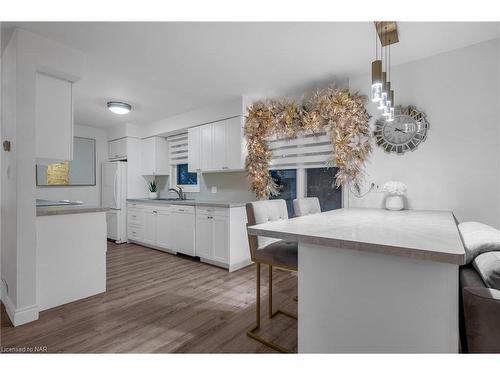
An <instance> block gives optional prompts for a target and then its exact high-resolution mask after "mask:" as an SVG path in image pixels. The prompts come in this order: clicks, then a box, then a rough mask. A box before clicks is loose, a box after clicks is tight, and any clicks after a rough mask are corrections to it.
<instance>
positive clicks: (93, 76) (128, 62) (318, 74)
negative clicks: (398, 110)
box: [2, 22, 500, 127]
mask: <svg viewBox="0 0 500 375" xmlns="http://www.w3.org/2000/svg"><path fill="white" fill-rule="evenodd" d="M499 25H500V23H479V22H455V23H453V22H451V23H450V22H438V23H428V22H422V23H416V22H400V23H398V26H399V36H400V38H399V40H400V43H398V44H396V45H394V46H393V47H392V49H391V58H392V62H393V64H394V65H398V64H401V63H405V62H409V61H413V60H417V59H421V58H424V57H426V56H430V55H434V54H437V53H441V52H445V51H448V50H452V49H456V48H460V47H464V46H467V45H471V44H475V43H479V42H482V41H485V40H489V39H493V38H498V37H500V26H499ZM13 26H18V27H21V28H24V29H26V30H29V31H32V32H35V33H38V34H40V35H43V36H46V37H48V38H50V39H53V40H56V41H59V42H61V43H63V44H66V45H68V46H72V47H74V48H77V49H79V50H81V51H82V52H84V54H85V57H86V61H85V71H84V77H83V79H82V80H81V81H79V82H77V83H76V84H75V88H74V91H75V122H76V123H79V124H85V125H91V126H97V127H108V126H113V125H118V124H123V123H126V122H129V123H133V124H138V125H141V124H146V123H149V122H152V121H155V120H159V119H162V118H166V117H170V116H172V115H175V114H178V113H182V112H185V111H188V110H191V109H194V108H198V107H202V106H206V105H210V104H211V103H215V102H220V101H223V100H227V99H230V98H232V97H234V96H239V95H283V94H291V93H297V92H301V90H304V89H307V88H311V87H315V86H324V85H325V84H327V83H328V82H329V81H330V80H332V79H333V77H342V78H345V77H350V76H353V75H358V74H365V73H369V69H370V63H371V61H372V60H373V57H374V56H373V55H374V49H375V45H374V44H375V31H374V26H373V23H371V22H361V23H360V22H331V23H320V22H316V23H309V22H301V23H289V22H286V23H279V22H272V23H194V22H192V23H190V22H180V23H174V22H144V23H141V22H133V23H125V22H115V23H113V22H83V23H82V22H43V23H40V22H38V23H37V22H27V23H3V25H2V27H3V28H4V30H5V31H4V33H3V34H4V35H5V34H8V31H10V30H9V29H12V27H13ZM110 99H115V100H123V101H126V102H128V103H130V104H131V105H132V106H133V111H132V112H131V113H130V114H128V115H126V116H118V115H115V114H113V113H111V112H109V111H107V110H106V108H105V104H106V102H107V101H108V100H110Z"/></svg>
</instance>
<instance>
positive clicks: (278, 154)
mask: <svg viewBox="0 0 500 375" xmlns="http://www.w3.org/2000/svg"><path fill="white" fill-rule="evenodd" d="M268 145H269V149H270V150H271V152H272V153H273V156H272V159H271V163H270V165H269V169H271V170H273V169H296V168H321V167H325V166H326V163H327V162H328V161H330V160H331V158H332V152H333V147H332V144H331V141H330V137H329V136H328V135H327V134H326V133H325V132H323V133H319V134H303V135H299V136H298V137H297V138H288V139H268Z"/></svg>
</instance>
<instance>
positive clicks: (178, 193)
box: [168, 186, 186, 201]
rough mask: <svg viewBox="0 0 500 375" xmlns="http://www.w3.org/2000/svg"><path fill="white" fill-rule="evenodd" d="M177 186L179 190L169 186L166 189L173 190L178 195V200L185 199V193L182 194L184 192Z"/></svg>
mask: <svg viewBox="0 0 500 375" xmlns="http://www.w3.org/2000/svg"><path fill="white" fill-rule="evenodd" d="M177 188H178V189H179V190H177V189H175V188H170V189H168V191H175V192H176V193H177V195H178V196H179V199H180V200H182V201H183V200H186V194H184V192H183V191H182V188H181V187H180V186H177Z"/></svg>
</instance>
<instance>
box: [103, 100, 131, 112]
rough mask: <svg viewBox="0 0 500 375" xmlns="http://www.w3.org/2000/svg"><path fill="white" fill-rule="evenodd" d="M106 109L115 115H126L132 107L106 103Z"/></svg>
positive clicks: (119, 103)
mask: <svg viewBox="0 0 500 375" xmlns="http://www.w3.org/2000/svg"><path fill="white" fill-rule="evenodd" d="M108 109H109V110H110V111H111V112H113V113H116V114H117V115H126V114H127V113H129V112H130V110H131V109H132V106H131V105H130V104H128V103H123V102H108Z"/></svg>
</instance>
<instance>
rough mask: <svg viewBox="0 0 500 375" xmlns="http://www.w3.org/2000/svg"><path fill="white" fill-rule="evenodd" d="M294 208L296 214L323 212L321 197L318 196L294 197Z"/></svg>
mask: <svg viewBox="0 0 500 375" xmlns="http://www.w3.org/2000/svg"><path fill="white" fill-rule="evenodd" d="M293 210H294V211H295V216H305V215H312V214H319V213H320V212H321V207H320V205H319V199H318V198H316V197H309V198H297V199H294V200H293Z"/></svg>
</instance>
